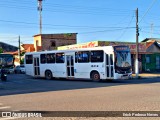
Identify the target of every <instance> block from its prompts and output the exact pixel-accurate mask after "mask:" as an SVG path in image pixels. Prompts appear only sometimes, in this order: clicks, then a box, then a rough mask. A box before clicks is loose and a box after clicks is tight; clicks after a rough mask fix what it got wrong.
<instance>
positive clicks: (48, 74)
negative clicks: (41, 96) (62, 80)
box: [45, 70, 52, 80]
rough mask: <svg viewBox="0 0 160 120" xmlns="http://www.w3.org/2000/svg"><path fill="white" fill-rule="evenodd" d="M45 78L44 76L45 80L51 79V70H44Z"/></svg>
mask: <svg viewBox="0 0 160 120" xmlns="http://www.w3.org/2000/svg"><path fill="white" fill-rule="evenodd" d="M45 78H46V79H47V80H51V79H52V72H51V71H50V70H47V71H46V72H45Z"/></svg>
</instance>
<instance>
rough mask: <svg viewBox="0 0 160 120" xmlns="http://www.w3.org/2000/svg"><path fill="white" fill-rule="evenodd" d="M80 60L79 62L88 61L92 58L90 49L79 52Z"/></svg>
mask: <svg viewBox="0 0 160 120" xmlns="http://www.w3.org/2000/svg"><path fill="white" fill-rule="evenodd" d="M77 55H78V56H77V57H78V62H79V63H87V62H89V60H90V52H89V51H81V52H78V54H77Z"/></svg>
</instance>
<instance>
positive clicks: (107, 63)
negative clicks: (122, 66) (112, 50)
mask: <svg viewBox="0 0 160 120" xmlns="http://www.w3.org/2000/svg"><path fill="white" fill-rule="evenodd" d="M108 58H109V56H108V54H106V65H109V60H108Z"/></svg>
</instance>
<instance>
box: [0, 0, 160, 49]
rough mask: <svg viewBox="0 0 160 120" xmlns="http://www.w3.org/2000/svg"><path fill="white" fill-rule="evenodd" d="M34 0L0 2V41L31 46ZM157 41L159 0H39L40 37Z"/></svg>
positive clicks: (35, 29)
mask: <svg viewBox="0 0 160 120" xmlns="http://www.w3.org/2000/svg"><path fill="white" fill-rule="evenodd" d="M37 6H38V2H37V0H1V2H0V42H5V43H7V44H11V45H15V46H18V36H20V40H21V44H28V43H31V44H32V43H33V36H34V35H36V34H39V31H40V30H39V12H38V11H37ZM137 8H138V20H139V23H138V25H139V41H142V40H144V39H145V38H150V37H152V38H160V0H43V1H42V34H54V33H78V34H77V43H85V42H90V41H97V40H101V41H122V42H135V41H136V14H135V13H136V12H135V11H136V9H137Z"/></svg>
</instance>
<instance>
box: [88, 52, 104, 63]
mask: <svg viewBox="0 0 160 120" xmlns="http://www.w3.org/2000/svg"><path fill="white" fill-rule="evenodd" d="M103 56H104V53H103V51H102V50H98V51H91V62H103Z"/></svg>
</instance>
